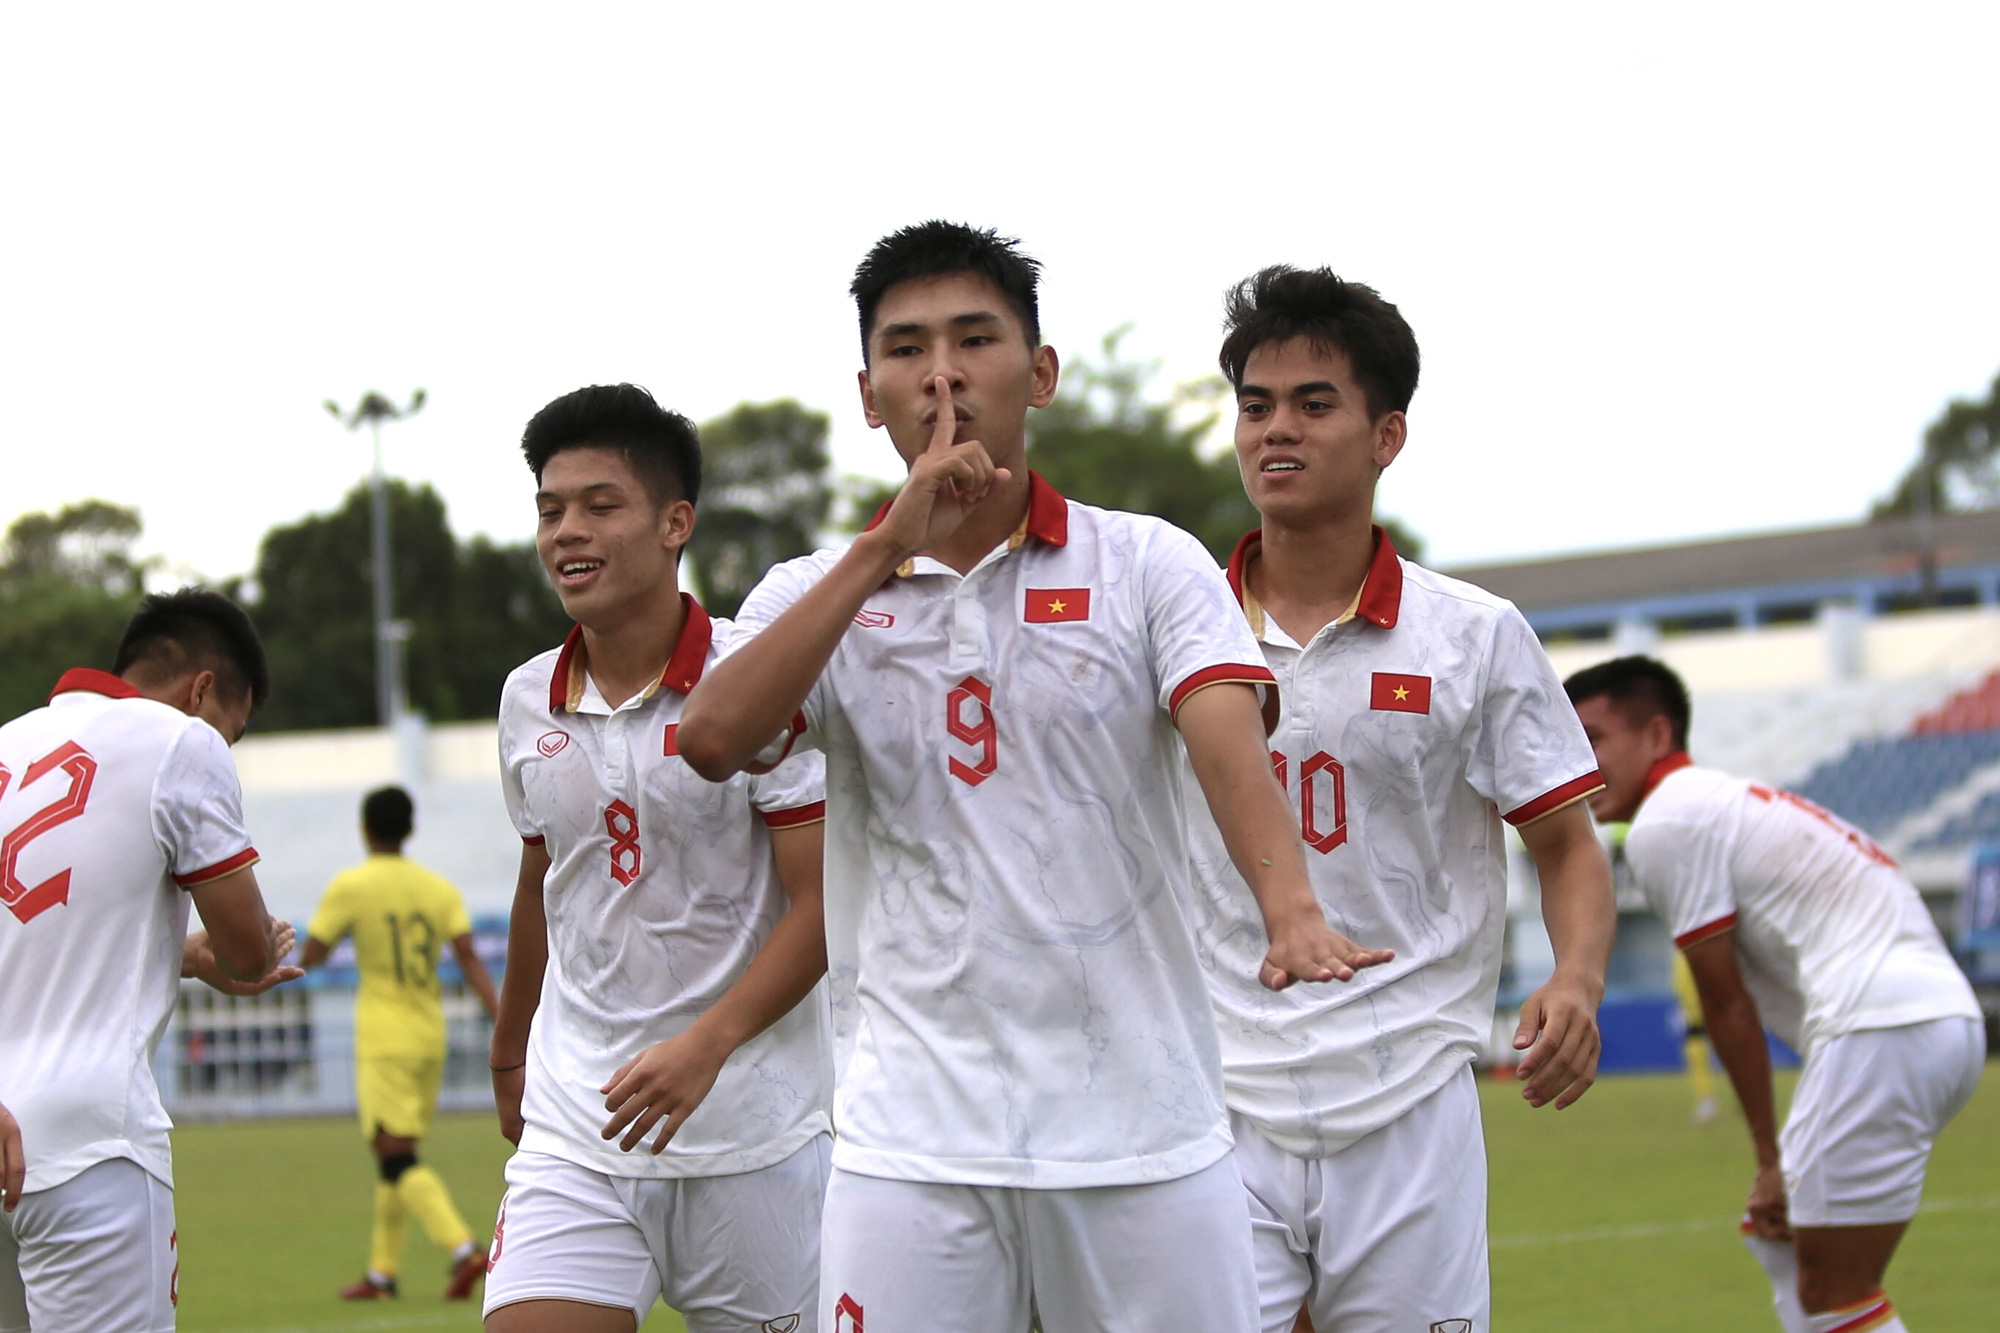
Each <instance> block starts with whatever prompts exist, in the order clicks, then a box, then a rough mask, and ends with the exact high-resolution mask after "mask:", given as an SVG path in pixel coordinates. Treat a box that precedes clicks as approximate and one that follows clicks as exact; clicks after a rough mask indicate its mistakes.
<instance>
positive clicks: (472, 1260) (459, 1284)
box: [444, 1249, 486, 1301]
mask: <svg viewBox="0 0 2000 1333" xmlns="http://www.w3.org/2000/svg"><path fill="white" fill-rule="evenodd" d="M485 1276H486V1251H484V1250H480V1249H475V1250H473V1252H472V1253H471V1254H468V1255H466V1256H465V1257H464V1258H463V1259H460V1260H459V1261H458V1262H457V1263H455V1264H453V1265H452V1266H451V1280H450V1281H449V1282H447V1283H445V1284H444V1298H445V1299H446V1300H448V1301H462V1300H464V1299H465V1298H466V1297H468V1296H470V1295H472V1289H473V1288H474V1287H476V1286H478V1285H479V1279H481V1278H483V1277H485Z"/></svg>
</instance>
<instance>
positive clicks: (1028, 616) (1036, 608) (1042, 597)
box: [1021, 588, 1090, 625]
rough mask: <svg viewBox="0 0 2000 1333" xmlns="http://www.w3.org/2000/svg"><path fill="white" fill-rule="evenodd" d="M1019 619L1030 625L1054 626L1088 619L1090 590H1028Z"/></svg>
mask: <svg viewBox="0 0 2000 1333" xmlns="http://www.w3.org/2000/svg"><path fill="white" fill-rule="evenodd" d="M1021 619H1022V620H1023V621H1024V622H1026V623H1027V624H1030V625H1054V624H1059V623H1061V622H1063V621H1069V620H1088V619H1090V589H1088V588H1030V589H1028V598H1027V601H1026V602H1025V603H1024V604H1023V605H1022V607H1021Z"/></svg>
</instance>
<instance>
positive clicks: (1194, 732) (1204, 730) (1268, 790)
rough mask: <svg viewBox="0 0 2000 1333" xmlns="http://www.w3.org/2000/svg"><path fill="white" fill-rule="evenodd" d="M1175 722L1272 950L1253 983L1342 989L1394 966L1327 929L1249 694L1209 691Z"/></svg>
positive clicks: (1197, 695) (1231, 685)
mask: <svg viewBox="0 0 2000 1333" xmlns="http://www.w3.org/2000/svg"><path fill="white" fill-rule="evenodd" d="M1174 722H1175V724H1176V725H1177V726H1179V727H1180V731H1181V738H1182V739H1183V740H1184V741H1185V742H1186V744H1187V752H1188V763H1189V765H1190V766H1191V767H1192V768H1193V769H1194V775H1195V778H1196V779H1197V780H1198V781H1199V782H1200V783H1201V790H1202V795H1203V796H1205V797H1206V798H1207V799H1208V809H1209V813H1210V814H1212V815H1214V816H1215V823H1216V827H1217V828H1219V829H1221V831H1222V841H1223V843H1224V844H1225V845H1226V846H1227V847H1228V848H1229V859H1230V860H1231V861H1232V862H1234V863H1235V865H1236V869H1237V872H1238V873H1239V874H1241V875H1242V876H1243V879H1244V882H1246V883H1247V884H1249V886H1250V892H1251V893H1253V894H1255V895H1256V897H1257V907H1258V910H1260V911H1261V912H1262V913H1263V915H1264V931H1265V934H1266V935H1267V936H1268V937H1269V939H1270V942H1271V950H1270V952H1269V953H1267V954H1266V955H1265V956H1264V965H1263V967H1262V968H1261V969H1260V970H1259V974H1258V980H1260V981H1262V982H1263V983H1264V985H1266V986H1268V987H1270V988H1271V989H1272V990H1283V989H1284V988H1285V987H1287V986H1289V985H1291V984H1292V983H1293V982H1294V981H1335V980H1338V981H1351V980H1353V979H1354V973H1355V971H1356V970H1357V969H1359V968H1364V967H1374V966H1375V965H1377V964H1378V963H1386V962H1388V961H1389V960H1390V959H1392V958H1394V957H1395V956H1396V955H1395V954H1394V953H1393V952H1392V951H1391V950H1388V949H1364V948H1362V947H1361V946H1360V945H1358V944H1356V943H1355V942H1354V941H1352V940H1350V939H1348V938H1347V937H1346V936H1345V935H1342V934H1341V933H1340V932H1338V931H1336V930H1334V929H1333V928H1332V927H1331V926H1329V925H1327V924H1326V914H1325V913H1324V912H1322V911H1320V907H1319V899H1318V898H1316V897H1314V896H1313V891H1312V883H1311V881H1310V880H1308V879H1307V878H1306V862H1305V854H1304V853H1303V852H1301V851H1300V850H1299V834H1298V825H1297V823H1296V821H1294V820H1293V818H1292V812H1291V808H1290V807H1289V806H1288V805H1287V804H1286V801H1285V793H1284V790H1283V789H1282V788H1280V787H1279V786H1278V780H1277V778H1276V777H1275V776H1273V774H1272V772H1271V756H1270V752H1269V751H1267V750H1266V749H1265V748H1264V719H1263V714H1262V712H1261V711H1260V710H1259V708H1258V706H1257V692H1256V691H1255V690H1254V689H1253V688H1252V687H1250V686H1248V685H1242V684H1237V683H1235V682H1225V683H1222V684H1217V685H1210V686H1209V687H1208V688H1206V689H1202V690H1197V691H1195V692H1194V693H1193V694H1191V695H1189V696H1188V697H1187V698H1186V699H1185V700H1183V701H1182V702H1181V706H1180V711H1179V712H1178V713H1176V714H1175V715H1174Z"/></svg>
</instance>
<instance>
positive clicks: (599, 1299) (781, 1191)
mask: <svg viewBox="0 0 2000 1333" xmlns="http://www.w3.org/2000/svg"><path fill="white" fill-rule="evenodd" d="M642 1151H643V1150H642ZM832 1151H833V1150H832V1144H831V1142H830V1140H829V1139H828V1138H827V1136H826V1135H824V1134H822V1135H820V1136H819V1137H818V1138H816V1139H814V1140H813V1141H812V1142H810V1143H808V1144H806V1145H805V1146H804V1147H802V1148H800V1149H799V1150H798V1151H797V1152H795V1153H793V1154H792V1155H791V1156H790V1157H787V1158H786V1159H785V1160H784V1161H782V1162H777V1163H774V1164H773V1165H771V1166H767V1167H764V1168H763V1169H762V1170H758V1171H745V1172H742V1173H740V1174H737V1175H729V1176H686V1177H681V1178H678V1179H669V1180H634V1179H630V1178H627V1177H622V1176H607V1175H605V1174H603V1173H602V1172H598V1171H593V1170H591V1169H590V1168H589V1167H586V1166H578V1165H577V1164H576V1163H574V1162H567V1161H564V1160H563V1159H562V1158H560V1157H551V1156H548V1155H547V1154H545V1153H535V1152H517V1153H515V1154H514V1155H513V1156H512V1157H511V1158H509V1159H508V1161H507V1195H506V1197H505V1198H504V1199H502V1200H501V1203H500V1216H499V1220H497V1221H496V1222H495V1223H494V1224H493V1249H492V1251H491V1254H492V1257H491V1260H490V1262H489V1267H488V1269H487V1274H486V1305H485V1310H484V1313H485V1314H491V1313H493V1311H495V1310H497V1309H499V1308H500V1307H501V1306H503V1305H512V1304H514V1303H515V1302H516V1301H532V1300H558V1301H581V1302H583V1303H584V1304H586V1305H611V1306H620V1307H623V1308H626V1309H629V1310H631V1311H632V1315H633V1317H634V1318H635V1319H636V1320H638V1322H639V1323H641V1324H643V1323H645V1322H646V1315H647V1313H648V1312H649V1311H650V1310H651V1309H652V1308H653V1302H654V1301H655V1300H659V1299H662V1298H664V1299H665V1300H666V1302H667V1304H668V1305H670V1306H672V1307H673V1308H674V1309H675V1310H678V1311H679V1312H680V1314H681V1317H682V1318H683V1319H685V1320H686V1321H687V1326H688V1329H689V1333H722V1330H729V1333H742V1331H743V1330H745V1329H756V1328H764V1329H773V1330H780V1331H781V1333H815V1330H816V1329H817V1328H818V1324H817V1323H816V1321H815V1318H814V1314H815V1311H816V1310H817V1308H818V1293H819V1215H820V1201H821V1199H822V1197H823V1196H824V1194H825V1190H826V1172H827V1165H828V1163H829V1161H830V1160H831V1156H832ZM35 1333H41V1329H40V1327H39V1326H37V1328H36V1330H35Z"/></svg>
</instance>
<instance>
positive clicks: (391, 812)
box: [361, 787, 417, 847]
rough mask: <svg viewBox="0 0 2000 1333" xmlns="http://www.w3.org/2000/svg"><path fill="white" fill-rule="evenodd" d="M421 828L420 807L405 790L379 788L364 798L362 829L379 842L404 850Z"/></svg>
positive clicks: (362, 801) (362, 800) (362, 803)
mask: <svg viewBox="0 0 2000 1333" xmlns="http://www.w3.org/2000/svg"><path fill="white" fill-rule="evenodd" d="M416 826H417V803H416V802H415V801H412V800H411V799H410V794H409V793H408V792H406V791H404V790H403V789H402V788H401V787H378V788H376V789H375V790H374V791H371V792H369V793H368V794H367V795H366V796H364V797H362V798H361V827H362V829H363V831H364V832H366V833H367V834H368V836H369V837H371V838H373V839H374V840H375V841H376V842H393V843H395V844H396V845H397V846H399V847H400V846H401V845H402V844H403V843H404V842H405V841H407V840H408V838H409V836H410V830H411V829H413V828H415V827H416Z"/></svg>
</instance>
